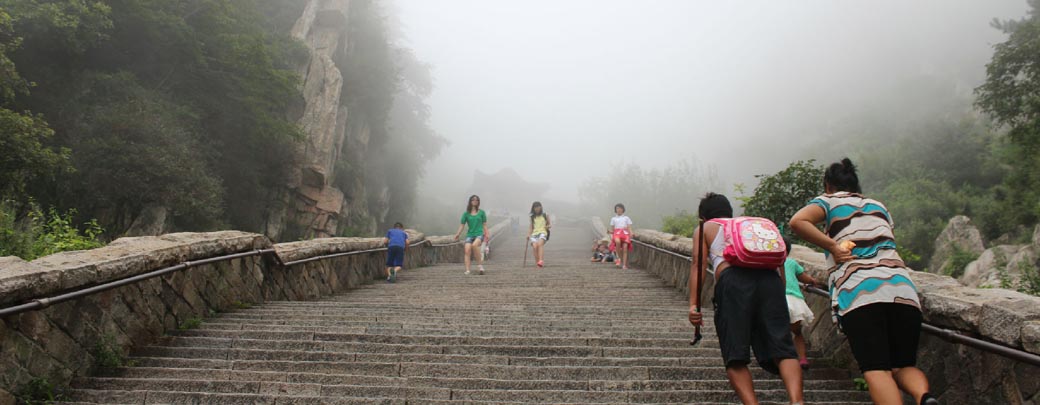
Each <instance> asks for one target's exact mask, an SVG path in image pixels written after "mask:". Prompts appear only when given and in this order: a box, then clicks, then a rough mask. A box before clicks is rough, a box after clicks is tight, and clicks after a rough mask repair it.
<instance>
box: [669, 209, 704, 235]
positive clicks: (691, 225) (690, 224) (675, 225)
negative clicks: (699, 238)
mask: <svg viewBox="0 0 1040 405" xmlns="http://www.w3.org/2000/svg"><path fill="white" fill-rule="evenodd" d="M661 222H662V225H661V230H662V231H664V232H668V233H670V234H673V235H680V236H685V237H687V238H691V237H693V231H694V230H696V229H697V225H698V222H699V221H698V220H697V216H696V215H693V214H690V213H687V212H686V211H682V212H680V213H678V214H675V215H670V216H666V217H664V218H662V219H661Z"/></svg>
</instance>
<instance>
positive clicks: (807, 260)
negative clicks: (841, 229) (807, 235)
mask: <svg viewBox="0 0 1040 405" xmlns="http://www.w3.org/2000/svg"><path fill="white" fill-rule="evenodd" d="M788 257H790V258H791V259H794V260H795V261H797V262H798V263H799V264H801V265H802V267H804V268H805V271H807V272H809V275H811V276H812V277H813V278H815V279H817V280H826V279H827V276H828V274H829V272H830V265H829V264H827V257H826V256H824V255H823V253H820V252H817V251H815V250H812V249H810V248H808V247H806V246H802V245H793V246H791V254H789V255H788Z"/></svg>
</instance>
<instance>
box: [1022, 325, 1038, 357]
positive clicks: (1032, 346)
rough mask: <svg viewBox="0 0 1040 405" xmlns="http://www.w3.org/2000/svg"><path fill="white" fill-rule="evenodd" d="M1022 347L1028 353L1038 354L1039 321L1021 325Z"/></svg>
mask: <svg viewBox="0 0 1040 405" xmlns="http://www.w3.org/2000/svg"><path fill="white" fill-rule="evenodd" d="M1022 347H1023V348H1024V349H1026V351H1028V352H1031V353H1037V354H1040V321H1029V322H1026V323H1024V324H1022Z"/></svg>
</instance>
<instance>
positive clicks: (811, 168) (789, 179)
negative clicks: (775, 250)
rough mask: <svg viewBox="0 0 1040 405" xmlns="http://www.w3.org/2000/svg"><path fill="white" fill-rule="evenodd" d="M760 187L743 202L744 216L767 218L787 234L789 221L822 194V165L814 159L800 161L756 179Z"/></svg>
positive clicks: (788, 232)
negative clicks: (810, 201)
mask: <svg viewBox="0 0 1040 405" xmlns="http://www.w3.org/2000/svg"><path fill="white" fill-rule="evenodd" d="M755 177H756V178H758V179H759V183H758V186H757V187H755V191H754V193H753V194H752V195H751V197H750V198H747V199H746V200H745V201H744V214H745V215H748V216H755V217H762V218H768V219H770V220H772V221H773V222H775V223H776V224H777V225H778V226H780V228H781V229H782V230H783V231H784V234H786V235H791V232H790V230H789V229H787V226H786V224H787V222H788V221H789V220H790V219H791V217H793V216H794V214H795V213H796V212H798V210H800V209H802V207H804V206H805V204H807V203H808V202H809V200H812V199H813V198H815V197H816V196H818V195H820V194H821V193H823V166H820V165H817V164H816V161H815V160H800V161H797V162H794V163H791V164H790V165H789V166H787V168H785V169H784V170H781V171H779V172H777V173H774V174H771V175H764V174H762V175H758V176H755Z"/></svg>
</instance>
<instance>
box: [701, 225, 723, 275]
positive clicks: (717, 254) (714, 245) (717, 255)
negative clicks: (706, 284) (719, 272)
mask: <svg viewBox="0 0 1040 405" xmlns="http://www.w3.org/2000/svg"><path fill="white" fill-rule="evenodd" d="M708 224H713V225H715V227H716V228H718V232H715V239H713V240H712V241H711V245H709V246H708V262H709V263H711V270H712V272H714V271H715V269H717V268H719V265H721V264H722V262H724V261H726V258H724V257H722V252H723V251H725V250H726V235H725V232H723V229H722V224H718V223H713V222H712V223H708ZM708 224H705V225H708ZM704 230H705V232H707V228H705V229H704Z"/></svg>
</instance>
